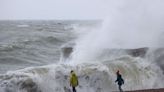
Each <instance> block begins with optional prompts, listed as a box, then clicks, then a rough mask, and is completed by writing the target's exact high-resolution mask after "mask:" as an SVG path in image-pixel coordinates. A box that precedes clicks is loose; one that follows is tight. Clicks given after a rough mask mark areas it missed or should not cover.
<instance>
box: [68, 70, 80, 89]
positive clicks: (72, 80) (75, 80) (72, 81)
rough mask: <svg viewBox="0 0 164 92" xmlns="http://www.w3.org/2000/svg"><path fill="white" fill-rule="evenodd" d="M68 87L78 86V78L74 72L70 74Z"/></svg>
mask: <svg viewBox="0 0 164 92" xmlns="http://www.w3.org/2000/svg"><path fill="white" fill-rule="evenodd" d="M70 85H71V86H72V87H76V86H78V78H77V76H76V74H75V73H74V72H72V73H71V76H70Z"/></svg>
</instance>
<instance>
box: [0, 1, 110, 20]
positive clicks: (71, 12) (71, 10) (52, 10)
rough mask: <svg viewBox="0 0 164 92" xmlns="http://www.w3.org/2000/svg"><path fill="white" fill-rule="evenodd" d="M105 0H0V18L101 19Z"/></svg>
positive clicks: (103, 13) (104, 13)
mask: <svg viewBox="0 0 164 92" xmlns="http://www.w3.org/2000/svg"><path fill="white" fill-rule="evenodd" d="M107 6H108V4H107V2H106V0H0V19H3V20H6V19H7V20H8V19H9V20H10V19H102V18H103V17H104V16H105V15H106V12H107V8H106V7H107Z"/></svg>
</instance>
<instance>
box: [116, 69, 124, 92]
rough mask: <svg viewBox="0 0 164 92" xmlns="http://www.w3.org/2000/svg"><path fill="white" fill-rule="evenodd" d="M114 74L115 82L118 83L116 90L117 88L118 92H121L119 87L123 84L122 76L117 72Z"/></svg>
mask: <svg viewBox="0 0 164 92" xmlns="http://www.w3.org/2000/svg"><path fill="white" fill-rule="evenodd" d="M116 74H117V80H116V81H115V82H117V83H118V88H119V90H120V92H123V90H122V88H121V86H122V84H124V79H123V78H122V76H121V74H120V73H119V71H117V73H116Z"/></svg>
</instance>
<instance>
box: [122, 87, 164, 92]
mask: <svg viewBox="0 0 164 92" xmlns="http://www.w3.org/2000/svg"><path fill="white" fill-rule="evenodd" d="M124 92H164V88H161V89H146V90H136V91H124Z"/></svg>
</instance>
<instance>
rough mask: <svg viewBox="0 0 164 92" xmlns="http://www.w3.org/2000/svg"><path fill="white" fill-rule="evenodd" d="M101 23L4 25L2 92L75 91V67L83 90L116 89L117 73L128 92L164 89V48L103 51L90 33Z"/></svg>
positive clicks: (0, 23) (0, 59)
mask: <svg viewBox="0 0 164 92" xmlns="http://www.w3.org/2000/svg"><path fill="white" fill-rule="evenodd" d="M99 25H101V23H100V21H0V73H1V75H0V91H1V92H70V89H71V88H70V86H69V73H70V70H72V69H73V70H75V72H76V73H77V75H78V77H79V87H77V90H78V92H110V91H116V90H117V85H116V84H115V83H114V81H115V79H116V76H115V72H116V71H117V70H120V71H121V73H122V75H123V77H124V79H125V85H124V86H123V89H124V90H134V89H145V88H160V87H164V84H163V79H164V75H163V64H164V63H163V56H164V50H163V48H149V47H141V48H130V49H128V48H126V49H125V48H105V49H104V48H103V49H98V48H101V47H96V46H100V45H96V44H93V43H95V42H96V41H97V42H99V41H98V40H95V39H96V38H94V36H93V35H95V34H94V33H93V34H90V33H89V32H90V31H93V32H94V30H99V29H100V28H99V27H100V26H99ZM87 33H89V34H87ZM86 35H89V37H92V36H93V38H88V36H86ZM97 37H99V36H97ZM85 43H87V44H85ZM90 44H91V45H90ZM101 45H104V44H101ZM91 46H95V47H91ZM86 48H87V49H86ZM92 48H96V49H92ZM79 49H80V50H79ZM75 57H76V58H75ZM150 80H151V82H150V83H149V81H150Z"/></svg>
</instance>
